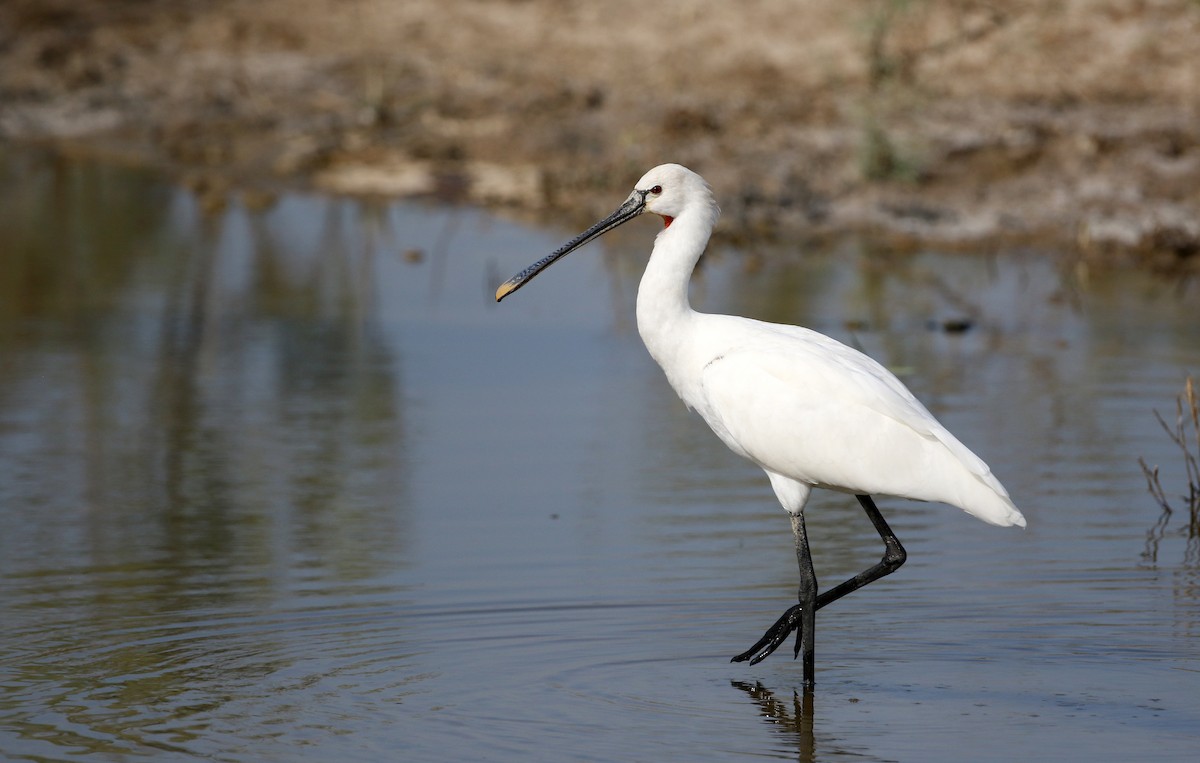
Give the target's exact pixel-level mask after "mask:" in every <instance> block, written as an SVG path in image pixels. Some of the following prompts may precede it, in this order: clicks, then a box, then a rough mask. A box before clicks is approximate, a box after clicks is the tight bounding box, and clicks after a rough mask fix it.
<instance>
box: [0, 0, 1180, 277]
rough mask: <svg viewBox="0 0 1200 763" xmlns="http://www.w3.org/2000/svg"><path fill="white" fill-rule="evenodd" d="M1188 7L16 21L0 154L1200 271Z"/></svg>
mask: <svg viewBox="0 0 1200 763" xmlns="http://www.w3.org/2000/svg"><path fill="white" fill-rule="evenodd" d="M1197 40H1200V3H1197V2H1194V1H1189V0H1162V1H1159V2H1154V1H1152V0H1142V1H1137V0H1063V2H1059V3H1039V2H1033V1H1032V0H1028V1H1026V0H1014V2H1008V3H987V2H972V1H969V0H968V1H965V2H964V1H958V2H950V1H949V0H926V1H924V2H922V1H920V0H908V1H905V0H873V1H871V2H867V1H858V0H855V1H852V2H843V3H829V2H819V1H817V0H811V1H802V0H750V1H748V2H742V3H723V2H716V1H715V0H696V1H695V2H667V3H659V4H654V5H647V4H645V3H636V2H631V1H630V0H609V1H608V2H605V3H591V2H584V1H583V0H491V1H488V2H485V1H483V0H476V1H474V2H471V1H467V0H442V1H441V2H433V1H432V0H404V2H394V1H393V0H224V1H220V0H216V1H212V2H201V1H200V0H176V1H174V2H172V1H168V0H108V1H107V2H100V1H99V0H10V1H9V2H7V3H4V4H3V5H0V137H3V138H4V139H5V140H8V141H10V142H39V143H50V144H53V145H55V146H58V147H61V148H63V149H71V150H77V151H85V152H88V153H105V154H109V155H113V156H119V157H122V158H125V159H127V160H132V161H137V162H141V163H147V164H152V165H155V166H161V167H164V168H168V169H169V170H171V171H173V172H178V173H180V175H181V176H183V177H184V178H185V179H187V180H189V181H191V182H194V183H195V184H196V185H197V187H203V188H205V189H208V191H209V193H212V194H215V195H217V196H220V195H223V194H225V193H227V192H228V191H229V190H231V189H237V188H250V189H259V190H270V189H274V188H279V187H296V186H309V185H311V186H315V187H318V188H322V189H325V190H329V191H332V192H338V193H353V194H383V195H387V196H404V195H437V196H441V197H446V198H452V199H465V200H468V201H472V202H477V203H482V204H488V205H499V206H505V207H508V208H511V209H512V210H514V212H515V213H522V212H526V211H527V212H538V213H545V212H546V211H547V210H553V211H556V212H559V213H560V214H566V215H569V216H570V217H571V219H572V220H574V219H575V218H578V220H579V221H580V222H582V221H586V220H588V219H589V218H592V217H594V216H596V215H598V214H601V213H604V212H607V211H608V208H609V207H611V206H612V205H613V204H614V203H615V202H616V201H619V200H620V199H621V198H622V197H623V196H624V194H625V192H626V189H627V187H628V186H629V185H630V183H632V181H633V180H635V179H636V178H637V177H638V176H639V175H640V174H641V173H642V172H643V171H644V170H645V169H647V168H649V167H650V166H653V165H654V164H657V163H660V162H663V161H677V162H680V163H683V164H687V165H689V166H691V167H692V168H693V169H696V170H697V171H699V172H701V173H702V174H704V175H705V176H706V177H707V178H708V179H709V180H710V181H711V182H712V183H713V184H714V186H715V187H716V189H717V192H718V196H719V197H720V199H721V201H722V206H723V208H724V210H725V217H724V218H723V224H722V231H723V233H724V235H726V236H728V237H731V238H734V239H736V238H739V237H745V236H749V235H755V236H761V235H767V236H776V237H785V236H790V235H795V234H807V235H812V234H823V233H837V232H842V231H847V230H870V231H873V232H875V233H877V234H881V235H887V236H890V237H891V238H892V239H893V240H894V241H895V242H896V243H897V244H901V243H911V244H913V245H928V244H935V245H939V246H952V247H961V248H977V247H994V246H996V245H997V244H998V243H1001V244H1004V245H1009V244H1013V243H1028V244H1034V245H1037V246H1045V247H1051V248H1055V249H1059V250H1062V251H1064V252H1068V253H1072V254H1075V255H1077V256H1081V257H1085V258H1090V259H1094V260H1100V261H1115V260H1130V259H1133V260H1137V261H1139V262H1145V263H1148V264H1150V265H1152V266H1155V267H1162V268H1177V267H1183V268H1195V267H1197V262H1200V256H1197V255H1198V254H1200V43H1197Z"/></svg>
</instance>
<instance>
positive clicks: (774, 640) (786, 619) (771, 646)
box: [730, 604, 804, 665]
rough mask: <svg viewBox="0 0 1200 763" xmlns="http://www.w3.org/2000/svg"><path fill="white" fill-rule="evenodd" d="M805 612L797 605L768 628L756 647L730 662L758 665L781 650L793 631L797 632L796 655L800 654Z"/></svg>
mask: <svg viewBox="0 0 1200 763" xmlns="http://www.w3.org/2000/svg"><path fill="white" fill-rule="evenodd" d="M803 612H804V607H803V606H802V605H800V604H796V605H795V606H793V607H792V608H790V609H789V610H788V611H787V612H784V613H783V615H782V616H781V617H780V618H779V619H778V620H776V621H775V624H774V625H772V626H771V627H770V628H767V632H766V633H764V634H763V637H762V638H760V639H759V640H758V641H757V642H756V643H755V644H754V646H752V647H750V648H749V649H747V650H746V651H744V652H742V653H741V654H739V655H737V656H736V657H734V658H732V659H731V660H730V662H746V661H747V660H749V661H750V664H751V665H756V664H758V663H760V662H762V661H763V660H765V659H766V658H767V657H768V656H770V654H771V653H772V652H774V651H775V650H776V649H778V648H779V645H780V644H782V643H783V642H784V641H786V640H787V637H788V635H789V634H791V632H792V631H796V654H797V655H798V654H800V617H801V614H802V613H803Z"/></svg>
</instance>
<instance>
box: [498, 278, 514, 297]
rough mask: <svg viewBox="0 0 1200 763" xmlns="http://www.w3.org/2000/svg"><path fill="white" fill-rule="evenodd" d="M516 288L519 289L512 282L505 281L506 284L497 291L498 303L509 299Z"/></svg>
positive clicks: (501, 285)
mask: <svg viewBox="0 0 1200 763" xmlns="http://www.w3.org/2000/svg"><path fill="white" fill-rule="evenodd" d="M515 288H517V286H516V284H514V283H513V282H512V281H505V282H504V283H502V284H500V288H499V289H496V301H497V302H499V301H500V300H502V299H504V298H505V297H507V296H508V295H509V294H510V293H512V290H513V289H515Z"/></svg>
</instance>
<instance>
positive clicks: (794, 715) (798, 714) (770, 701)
mask: <svg viewBox="0 0 1200 763" xmlns="http://www.w3.org/2000/svg"><path fill="white" fill-rule="evenodd" d="M729 683H730V685H731V686H733V688H735V689H740V690H742V691H744V692H746V694H748V695H750V699H752V700H754V702H755V704H757V705H758V709H759V712H761V713H762V716H763V720H764V722H766V723H768V724H769V725H770V726H771V727H772V728H774V729H775V730H776V731H778V732H779V733H780V734H782V735H783V736H784V737H785V738H786V739H788V741H790V742H792V743H793V744H795V745H796V760H798V761H801V762H802V763H807V761H812V760H815V759H816V757H815V756H816V744H815V742H814V740H813V692H812V689H811V688H806V689H805V690H804V693H803V694H800V693H798V692H797V691H796V690H795V689H793V690H792V701H791V703H790V704H789V703H787V702H784V701H783V700H781V699H778V698H777V697H776V696H775V693H774V692H772V691H771V690H770V689H768V688H767V687H765V686H763V685H762V683H761V682H760V681H755V682H754V683H753V684H751V683H749V682H747V681H730V682H729Z"/></svg>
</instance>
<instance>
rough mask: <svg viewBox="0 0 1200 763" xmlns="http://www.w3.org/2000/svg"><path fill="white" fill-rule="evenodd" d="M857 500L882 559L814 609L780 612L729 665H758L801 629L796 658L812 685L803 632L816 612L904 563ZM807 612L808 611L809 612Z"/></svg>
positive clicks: (870, 504)
mask: <svg viewBox="0 0 1200 763" xmlns="http://www.w3.org/2000/svg"><path fill="white" fill-rule="evenodd" d="M857 498H858V502H859V504H861V505H862V507H863V511H865V512H867V517H868V518H869V519H870V520H871V524H873V525H874V526H875V531H876V532H877V533H879V537H880V538H882V539H883V545H884V551H883V558H882V559H880V560H879V563H878V564H875V565H873V566H871V567H869V568H867V569H865V570H863V571H862V572H860V573H859V574H857V575H855V576H854V577H852V578H850V579H849V580H847V581H845V582H843V583H840V584H839V585H836V586H834V587H833V588H831V589H829V590H828V591H826V592H825V593H822V594H820V595H818V596H817V599H816V606H815V607H812V608H806V607H805V606H804V602H803V600H802V601H801V603H799V604H797V605H796V606H794V607H792V608H791V609H789V610H788V611H786V612H784V613H783V616H782V617H780V618H779V619H778V620H776V621H775V624H774V625H772V626H771V627H770V628H768V629H767V632H766V633H765V634H763V637H762V638H761V639H759V640H758V642H757V643H756V644H755V645H754V646H752V647H750V648H749V649H747V650H746V651H744V652H742V653H741V654H739V655H738V656H736V657H734V658H733V660H732V662H745V661H747V660H749V661H750V664H751V665H754V664H755V663H758V662H762V661H763V660H764V659H766V657H767V656H768V655H770V654H771V652H774V651H775V650H776V649H778V648H779V645H780V644H782V643H783V642H784V641H786V640H787V637H788V634H790V633H791V632H792V631H793V630H796V629H803V630H802V631H801V633H800V636H799V638H797V639H796V654H797V656H799V654H800V652H801V651H804V652H805V660H806V664H805V685H808V686H811V685H812V684H811V678H810V676H811V673H810V672H809V670H808V665H807V660H808V658H809V655H810V652H808V651H807V648H810V647H811V644H812V641H811V640H808V644H807V645H806V644H805V641H806V640H805V639H804V631H807V630H810V629H813V627H814V626H813V623H814V622H815V618H816V610H818V609H820V608H821V607H823V606H825V605H826V604H829V603H830V602H833V601H837V600H838V599H840V598H842V597H843V596H845V595H846V594H848V593H850V592H852V591H857V590H858V589H860V588H862V587H863V586H865V585H866V584H867V583H870V582H872V581H875V580H878V579H879V578H881V577H883V576H884V575H887V574H889V573H892V572H895V571H896V569H897V568H898V567H899V566H900V565H902V564H904V560H905V559H906V558H907V556H908V555H907V554H906V553H905V551H904V546H902V545H900V540H899V539H898V538H897V537H896V534H895V533H894V532H892V528H891V527H888V523H887V521H886V520H884V518H883V515H882V514H880V513H879V509H878V508H877V507H876V506H875V502H874V501H872V500H871V496H869V495H860V496H857ZM792 527H793V531H795V529H796V523H795V520H793V523H792ZM803 527H804V526H803V518H801V520H800V530H799V532H797V540H796V554H797V556H799V555H800V533H803V532H804V530H803ZM804 544H805V553H807V551H808V539H807V536H806V537H805V539H804ZM811 565H812V560H811V558H810V559H809V567H810V569H811ZM803 568H804V565H803V564H801V569H802V570H803ZM811 580H812V581H813V586H814V587H815V586H816V576H815V575H812V577H811ZM800 581H801V582H800V585H801V597H802V599H803V595H804V594H803V590H804V588H803V587H804V573H803V572H801V577H800ZM810 609H811V611H809V610H810Z"/></svg>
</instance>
